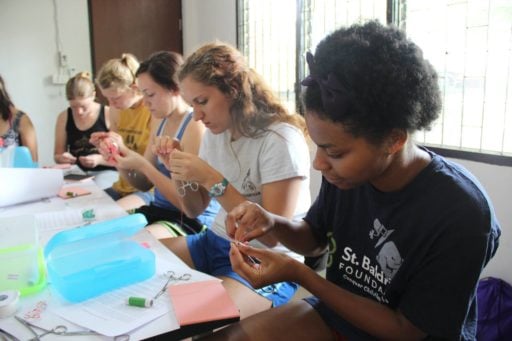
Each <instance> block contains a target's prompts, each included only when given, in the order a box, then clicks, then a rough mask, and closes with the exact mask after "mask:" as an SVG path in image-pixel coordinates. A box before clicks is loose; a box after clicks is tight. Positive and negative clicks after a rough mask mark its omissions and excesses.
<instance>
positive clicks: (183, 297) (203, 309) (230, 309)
mask: <svg viewBox="0 0 512 341" xmlns="http://www.w3.org/2000/svg"><path fill="white" fill-rule="evenodd" d="M167 290H168V292H169V295H170V296H171V301H172V305H173V307H174V312H175V313H176V317H177V318H178V322H179V324H180V326H186V325H189V324H195V323H202V322H209V321H217V320H223V319H229V318H236V317H240V312H239V311H238V308H237V307H236V305H235V303H234V302H233V300H232V299H231V297H229V295H228V293H227V291H226V289H224V286H222V283H221V282H220V281H217V280H209V281H202V282H193V283H185V284H176V285H171V286H169V288H168V289H167Z"/></svg>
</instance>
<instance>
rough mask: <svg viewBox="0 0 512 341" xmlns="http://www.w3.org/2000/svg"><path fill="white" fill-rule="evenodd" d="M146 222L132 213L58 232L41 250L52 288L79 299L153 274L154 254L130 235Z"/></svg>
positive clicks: (68, 298)
mask: <svg viewBox="0 0 512 341" xmlns="http://www.w3.org/2000/svg"><path fill="white" fill-rule="evenodd" d="M146 224H147V220H146V218H145V217H144V216H143V215H142V214H132V215H128V216H125V217H122V218H117V219H113V220H109V221H104V222H100V223H96V224H92V225H88V226H84V227H80V228H75V229H72V230H67V231H62V232H59V233H57V234H56V235H55V236H53V237H52V238H51V239H50V241H49V242H48V243H47V244H46V247H45V249H44V256H45V260H46V268H47V272H48V279H49V282H50V283H51V287H53V288H55V290H56V291H57V292H58V293H59V294H61V295H62V297H64V298H65V299H66V300H68V301H70V302H81V301H84V300H86V299H89V298H92V297H95V296H98V295H101V294H103V293H105V292H108V291H111V290H114V289H117V288H120V287H123V286H126V285H129V284H133V283H137V282H140V281H143V280H145V279H148V278H150V277H152V276H153V275H154V274H155V255H154V253H153V252H152V251H151V250H149V249H147V248H145V247H143V246H142V245H140V244H139V243H138V242H136V241H134V240H131V239H130V238H129V237H130V236H133V235H134V234H136V233H137V232H138V231H139V230H141V229H143V228H144V226H146Z"/></svg>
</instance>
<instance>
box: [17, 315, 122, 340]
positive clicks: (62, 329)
mask: <svg viewBox="0 0 512 341" xmlns="http://www.w3.org/2000/svg"><path fill="white" fill-rule="evenodd" d="M14 318H15V319H16V320H18V322H20V323H21V324H22V325H24V326H25V328H27V329H28V330H29V331H30V332H31V333H32V334H33V335H34V337H33V338H31V339H29V340H28V341H39V340H40V339H41V338H42V337H43V336H45V335H48V334H54V335H61V336H79V335H98V333H96V332H95V331H92V330H84V331H75V332H68V327H66V326H64V325H62V324H59V325H57V326H55V327H53V328H52V329H45V328H42V327H39V326H36V325H35V324H33V323H30V322H28V321H27V320H24V319H22V318H21V317H19V316H14ZM35 329H39V330H41V331H42V333H41V334H37V332H36V331H35ZM114 340H115V341H128V340H130V335H128V334H123V335H118V336H116V337H114Z"/></svg>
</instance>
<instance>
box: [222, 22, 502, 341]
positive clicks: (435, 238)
mask: <svg viewBox="0 0 512 341" xmlns="http://www.w3.org/2000/svg"><path fill="white" fill-rule="evenodd" d="M308 64H309V67H310V76H308V77H307V78H306V79H305V80H304V81H303V85H305V86H306V89H305V93H304V97H303V99H304V104H305V109H306V114H305V117H306V123H307V126H308V129H309V133H310V135H311V138H312V139H313V141H314V142H315V144H316V145H317V146H318V148H317V152H316V156H315V159H314V167H315V168H316V169H318V170H320V171H321V172H322V176H323V181H322V186H321V189H320V193H319V195H318V198H317V199H316V201H315V203H314V204H313V206H312V207H311V208H310V210H309V212H308V213H307V215H306V217H305V218H304V220H301V221H290V220H288V219H285V218H283V217H280V216H278V215H275V214H272V213H269V212H267V211H265V210H264V209H262V208H261V207H260V206H258V205H257V204H255V203H248V202H246V203H243V204H241V205H239V206H237V207H236V208H234V209H233V210H232V211H231V212H230V213H229V215H228V217H227V223H226V225H227V231H228V235H230V236H231V237H233V238H235V239H236V240H238V241H240V242H241V243H232V245H231V251H230V258H231V262H232V265H233V269H234V270H235V271H237V272H238V273H239V274H240V275H241V276H242V277H244V278H246V279H247V280H248V281H249V282H250V283H251V284H252V285H253V286H255V287H260V286H264V285H268V284H269V283H273V282H278V281H293V282H296V283H299V284H301V285H302V286H303V287H304V288H306V289H307V290H308V291H309V292H311V293H312V294H313V295H314V296H312V297H309V298H307V299H305V300H303V301H293V302H291V303H289V304H287V305H284V306H281V307H277V308H275V309H272V310H270V311H267V312H264V313H261V314H258V315H255V316H253V317H250V318H248V319H246V320H243V321H241V322H240V323H238V324H235V325H233V326H231V327H228V328H226V329H224V330H222V331H220V332H219V333H218V334H215V337H219V339H230V340H232V339H246V338H248V337H250V339H251V340H256V339H261V340H281V339H290V340H347V339H348V340H372V339H379V340H384V339H387V340H409V339H410V340H421V339H443V340H444V339H447V340H448V339H449V340H474V339H475V334H476V318H477V316H476V297H475V289H476V285H477V281H478V278H479V276H480V273H481V271H482V269H483V268H484V266H485V265H486V264H487V262H488V261H489V260H490V259H491V257H492V256H493V255H494V254H495V252H496V249H497V247H498V239H499V235H500V228H499V224H498V222H497V220H496V217H495V215H494V211H493V208H492V204H491V203H490V201H489V199H488V197H487V195H486V194H485V191H484V190H483V188H482V186H481V185H480V184H479V183H478V181H477V180H476V179H475V177H474V176H473V175H471V174H470V173H469V172H468V171H467V170H465V169H464V168H462V167H461V166H459V165H457V164H455V163H453V162H451V161H448V160H446V159H444V158H443V157H441V156H439V155H436V154H435V153H433V152H432V151H430V150H428V149H426V148H424V147H421V146H419V145H417V144H415V143H414V141H413V139H412V134H413V133H414V132H415V131H418V130H421V129H425V128H428V127H429V126H430V124H431V123H432V122H433V121H434V120H435V119H436V117H437V115H438V112H439V110H440V107H441V103H440V94H439V88H438V85H437V77H436V73H435V72H434V70H433V68H432V66H431V65H430V64H429V63H428V62H427V61H426V60H425V59H424V58H423V56H422V53H421V50H420V49H419V48H418V47H417V46H416V45H415V44H414V43H412V42H411V41H409V40H408V39H407V38H406V37H405V34H403V33H402V32H400V31H399V30H397V29H396V28H392V27H384V26H382V25H380V24H378V23H377V22H369V23H367V24H364V25H354V26H351V27H349V28H342V29H339V30H337V31H335V32H333V33H332V34H330V35H329V36H327V37H326V38H325V39H324V40H323V41H322V42H321V43H320V44H319V45H318V47H317V49H316V52H315V55H314V56H313V55H311V54H308ZM263 235H265V236H267V235H268V236H272V237H274V238H276V239H277V240H279V241H280V242H281V243H282V244H283V245H285V246H287V247H288V248H289V249H291V250H294V251H296V252H298V253H301V254H304V255H309V256H315V255H318V254H321V253H322V252H323V251H324V250H325V249H326V248H327V249H328V252H329V258H328V261H327V270H326V278H325V279H324V278H323V277H321V276H320V275H318V274H317V273H315V272H314V271H313V270H311V269H310V268H308V267H307V266H306V265H304V264H302V263H300V262H297V261H296V260H293V259H291V258H289V257H286V256H285V255H283V254H278V253H275V252H272V251H270V250H263V249H255V248H252V247H250V246H248V245H246V244H245V243H244V242H245V241H248V240H251V239H253V238H257V237H261V236H263ZM249 257H251V258H252V259H254V258H256V259H258V260H259V262H258V264H254V263H253V262H251V261H250V258H249Z"/></svg>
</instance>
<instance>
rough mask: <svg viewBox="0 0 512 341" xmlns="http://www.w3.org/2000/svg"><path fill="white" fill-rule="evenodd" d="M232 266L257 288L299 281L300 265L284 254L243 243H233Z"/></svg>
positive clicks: (230, 255)
mask: <svg viewBox="0 0 512 341" xmlns="http://www.w3.org/2000/svg"><path fill="white" fill-rule="evenodd" d="M229 259H230V260H231V266H232V267H233V270H235V271H236V272H237V273H238V274H239V275H240V276H242V277H243V278H245V279H246V280H247V281H249V283H251V285H252V286H253V287H255V288H261V287H263V286H266V285H269V284H272V283H278V282H283V281H293V282H296V281H297V276H296V275H297V273H298V271H296V269H297V265H298V264H299V265H300V263H299V262H298V261H296V260H295V259H293V258H290V257H289V256H287V255H286V254H284V253H278V252H274V251H271V250H267V249H257V248H253V247H251V246H248V245H246V244H242V243H236V242H233V243H231V250H230V251H229Z"/></svg>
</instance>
